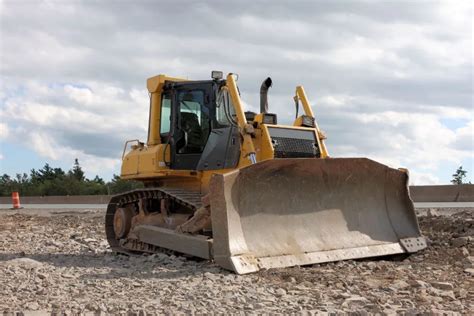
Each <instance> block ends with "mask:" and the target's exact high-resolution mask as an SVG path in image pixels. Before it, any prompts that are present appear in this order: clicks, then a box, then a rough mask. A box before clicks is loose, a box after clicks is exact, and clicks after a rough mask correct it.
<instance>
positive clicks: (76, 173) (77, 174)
mask: <svg viewBox="0 0 474 316" xmlns="http://www.w3.org/2000/svg"><path fill="white" fill-rule="evenodd" d="M69 172H70V175H71V176H72V177H73V178H75V179H76V180H77V181H84V179H85V177H84V171H82V168H81V166H80V165H79V159H77V158H76V159H74V166H73V167H72V170H71V171H69Z"/></svg>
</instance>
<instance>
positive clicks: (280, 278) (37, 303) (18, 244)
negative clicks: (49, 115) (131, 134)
mask: <svg viewBox="0 0 474 316" xmlns="http://www.w3.org/2000/svg"><path fill="white" fill-rule="evenodd" d="M436 214H442V210H438V211H436V210H433V211H432V212H429V214H428V215H427V216H422V217H420V226H421V228H422V230H423V233H424V234H425V236H426V237H428V239H429V243H430V246H429V248H428V249H427V250H425V251H423V252H420V253H417V254H415V255H412V256H410V257H408V258H406V259H404V260H402V261H392V260H388V259H386V260H376V261H370V260H363V261H344V262H337V263H328V264H322V265H314V266H311V267H300V268H298V267H297V268H286V269H276V270H267V271H262V272H260V273H258V274H252V275H245V276H238V275H235V274H232V273H229V272H227V271H225V270H222V269H220V268H219V267H217V266H215V265H213V264H212V263H209V262H206V261H199V260H196V259H192V258H186V257H182V256H175V255H173V254H164V253H163V254H155V255H152V256H136V257H127V256H117V255H114V254H112V253H111V252H110V250H109V249H108V246H107V243H106V241H105V239H104V233H103V213H102V212H101V211H95V212H88V213H87V212H86V213H84V214H78V215H74V214H68V213H66V214H62V213H59V214H53V215H51V214H48V215H44V214H43V215H41V214H40V215H26V214H7V213H0V284H1V285H2V286H0V312H1V311H4V312H7V313H9V312H10V313H12V312H15V311H28V310H29V311H48V312H51V311H57V312H60V311H68V312H74V313H89V312H106V313H114V314H120V313H123V314H125V313H127V312H130V311H132V312H136V313H139V312H144V313H151V314H153V313H157V314H158V313H209V312H215V313H237V312H244V313H245V312H257V313H258V312H268V313H272V312H273V313H294V312H301V311H314V312H342V311H367V312H374V313H375V312H383V313H387V314H390V313H407V314H414V313H417V312H440V313H441V312H444V313H447V314H450V313H451V314H457V313H464V314H472V313H473V312H474V305H473V304H474V303H473V302H474V290H473V289H474V284H473V271H474V266H473V261H474V260H473V259H474V257H473V256H472V255H474V249H473V248H474V245H473V236H474V234H473V229H474V226H473V216H472V215H473V213H472V211H465V212H461V213H457V214H453V215H451V216H436ZM399 259H400V258H399Z"/></svg>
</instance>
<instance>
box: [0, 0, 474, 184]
mask: <svg viewBox="0 0 474 316" xmlns="http://www.w3.org/2000/svg"><path fill="white" fill-rule="evenodd" d="M473 29H474V24H473V7H472V4H471V1H324V2H323V1H292V2H291V3H290V2H288V1H176V0H174V1H143V0H142V1H140V0H138V1H131V0H128V1H124V0H117V1H92V0H89V1H68V0H63V1H59V0H55V1H32V0H30V1H25V0H3V1H2V0H0V78H1V79H0V142H1V143H0V144H1V146H0V173H1V174H3V173H7V174H10V175H14V174H15V173H22V172H27V173H28V172H29V170H30V169H32V168H36V169H38V168H41V167H42V166H44V164H45V163H46V162H47V163H49V164H50V165H52V166H54V167H61V168H63V169H65V170H69V169H70V168H71V167H72V165H73V163H74V159H75V158H78V159H79V162H80V164H81V165H82V167H83V169H84V170H85V172H86V175H87V176H88V177H90V178H91V177H94V176H95V175H96V174H98V175H99V176H101V177H103V178H104V179H105V180H109V179H110V178H111V177H112V175H113V174H114V173H115V174H119V173H120V163H121V154H122V150H123V144H124V142H125V141H126V140H127V139H136V138H139V139H141V140H144V141H146V134H147V127H148V108H149V101H148V94H147V90H146V79H147V78H148V77H152V76H154V75H157V74H167V75H170V76H177V77H185V78H188V79H195V80H203V79H209V78H210V73H211V71H212V70H221V71H224V72H225V73H228V72H232V73H238V74H239V81H238V85H239V88H240V91H241V94H242V98H243V100H244V101H245V104H246V105H247V107H248V108H247V109H248V110H254V111H257V110H258V108H259V88H260V84H261V82H262V81H263V80H264V79H265V78H266V77H267V76H270V77H272V79H273V87H272V88H271V90H270V92H269V107H270V111H271V112H274V113H277V114H278V117H279V123H290V122H291V121H292V120H293V118H294V115H295V109H294V103H293V100H292V97H293V95H294V89H295V87H296V86H297V85H303V86H304V87H305V90H306V93H307V94H308V97H309V99H310V101H311V104H312V107H313V111H314V113H315V116H316V119H317V121H318V123H319V126H320V128H321V129H322V130H323V131H324V132H325V134H326V135H327V137H328V139H327V140H326V145H327V147H328V150H329V154H330V155H331V156H333V157H369V158H371V159H374V160H377V161H379V162H382V163H384V164H387V165H389V166H391V167H395V168H398V167H404V168H408V169H409V170H410V177H411V180H410V182H411V184H417V185H421V184H446V183H449V181H450V180H451V178H452V174H453V173H454V172H455V170H456V169H457V168H458V167H459V166H460V165H462V166H463V168H464V169H465V170H467V171H468V179H467V181H471V182H473V173H474V168H473V167H474V166H473V165H474V159H473V158H474V108H473V59H474V56H473Z"/></svg>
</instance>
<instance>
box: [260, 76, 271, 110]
mask: <svg viewBox="0 0 474 316" xmlns="http://www.w3.org/2000/svg"><path fill="white" fill-rule="evenodd" d="M271 86H272V78H270V77H268V78H267V79H265V80H264V81H263V82H262V85H261V86H260V113H268V97H267V95H268V89H270V87H271Z"/></svg>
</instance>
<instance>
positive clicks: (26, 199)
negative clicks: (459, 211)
mask: <svg viewBox="0 0 474 316" xmlns="http://www.w3.org/2000/svg"><path fill="white" fill-rule="evenodd" d="M410 196H411V198H412V199H413V201H414V202H474V184H461V185H416V186H410ZM110 197H111V196H110V195H67V196H20V199H21V203H22V204H107V203H109V200H110ZM11 202H12V200H11V197H10V196H2V197H0V204H11Z"/></svg>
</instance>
